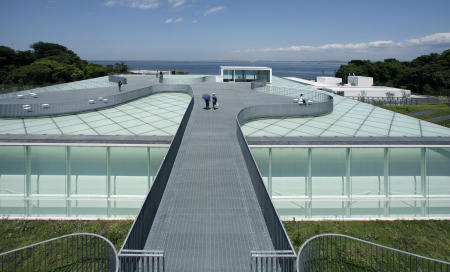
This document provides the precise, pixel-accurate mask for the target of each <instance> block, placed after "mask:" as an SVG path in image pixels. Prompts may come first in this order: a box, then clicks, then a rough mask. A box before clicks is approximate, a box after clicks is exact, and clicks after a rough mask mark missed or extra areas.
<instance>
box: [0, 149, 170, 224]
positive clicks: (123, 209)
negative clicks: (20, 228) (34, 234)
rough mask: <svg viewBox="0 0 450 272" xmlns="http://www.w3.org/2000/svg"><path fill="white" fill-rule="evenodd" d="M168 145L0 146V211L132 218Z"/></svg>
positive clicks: (4, 212)
mask: <svg viewBox="0 0 450 272" xmlns="http://www.w3.org/2000/svg"><path fill="white" fill-rule="evenodd" d="M167 151H168V146H158V147H156V146H150V147H148V146H41V145H32V146H0V215H1V216H19V217H22V216H30V217H134V216H135V215H136V214H137V212H138V211H139V208H140V206H141V205H142V201H143V200H144V199H145V197H146V196H147V193H148V191H149V190H150V187H151V185H152V182H153V180H154V178H155V175H156V174H157V171H158V169H159V166H160V165H161V163H162V161H163V159H164V156H165V155H166V153H167Z"/></svg>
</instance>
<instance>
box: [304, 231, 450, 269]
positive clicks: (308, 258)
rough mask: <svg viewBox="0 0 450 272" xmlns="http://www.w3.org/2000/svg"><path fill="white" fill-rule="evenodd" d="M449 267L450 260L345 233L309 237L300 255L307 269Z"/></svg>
mask: <svg viewBox="0 0 450 272" xmlns="http://www.w3.org/2000/svg"><path fill="white" fill-rule="evenodd" d="M349 270H351V271H392V270H395V271H449V270H450V263H449V262H446V261H442V260H437V259H433V258H428V257H424V256H420V255H417V254H413V253H410V252H406V251H403V250H400V249H395V248H391V247H387V246H383V245H380V244H376V243H373V242H369V241H365V240H362V239H358V238H355V237H352V236H348V235H344V234H335V233H327V234H319V235H316V236H313V237H311V238H309V239H308V240H306V241H305V242H304V243H303V245H302V246H301V247H300V249H299V253H298V256H297V272H304V271H349Z"/></svg>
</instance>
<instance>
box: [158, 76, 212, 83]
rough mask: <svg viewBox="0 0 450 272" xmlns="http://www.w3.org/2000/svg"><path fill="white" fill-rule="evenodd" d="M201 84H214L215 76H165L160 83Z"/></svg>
mask: <svg viewBox="0 0 450 272" xmlns="http://www.w3.org/2000/svg"><path fill="white" fill-rule="evenodd" d="M202 82H216V76H200V77H183V76H180V77H170V76H166V77H164V78H163V80H162V81H161V82H160V83H164V84H197V83H202Z"/></svg>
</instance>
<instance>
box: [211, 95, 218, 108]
mask: <svg viewBox="0 0 450 272" xmlns="http://www.w3.org/2000/svg"><path fill="white" fill-rule="evenodd" d="M212 103H213V109H214V110H216V109H217V108H218V107H217V96H216V94H215V93H213V94H212Z"/></svg>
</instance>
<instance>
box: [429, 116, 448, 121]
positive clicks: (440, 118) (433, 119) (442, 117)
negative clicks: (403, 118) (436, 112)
mask: <svg viewBox="0 0 450 272" xmlns="http://www.w3.org/2000/svg"><path fill="white" fill-rule="evenodd" d="M448 119H450V115H444V116H439V117H434V118H430V119H426V121H428V122H439V121H444V120H448Z"/></svg>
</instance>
